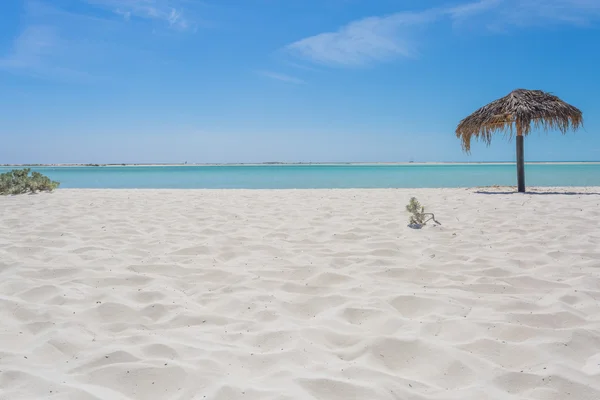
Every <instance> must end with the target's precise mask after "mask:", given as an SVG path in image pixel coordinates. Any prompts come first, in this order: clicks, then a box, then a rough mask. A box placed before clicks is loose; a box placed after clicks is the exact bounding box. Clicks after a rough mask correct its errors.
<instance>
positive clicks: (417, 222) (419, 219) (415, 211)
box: [406, 197, 441, 228]
mask: <svg viewBox="0 0 600 400" xmlns="http://www.w3.org/2000/svg"><path fill="white" fill-rule="evenodd" d="M406 211H408V212H409V213H410V214H411V216H410V218H409V220H408V223H409V225H408V226H410V227H411V228H421V227H422V226H423V225H425V224H427V222H429V221H433V222H435V223H436V224H438V225H441V224H440V223H439V222H438V221H436V219H435V215H433V214H432V213H426V212H425V207H423V206H422V205H421V203H419V200H417V199H416V197H411V198H410V202H409V203H408V205H407V206H406ZM426 217H429V218H426Z"/></svg>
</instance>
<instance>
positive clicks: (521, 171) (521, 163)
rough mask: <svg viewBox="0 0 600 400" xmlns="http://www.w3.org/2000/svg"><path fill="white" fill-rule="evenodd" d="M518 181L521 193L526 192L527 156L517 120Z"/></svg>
mask: <svg viewBox="0 0 600 400" xmlns="http://www.w3.org/2000/svg"><path fill="white" fill-rule="evenodd" d="M517 183H518V190H519V193H525V156H524V151H523V132H522V130H521V124H519V123H518V122H517Z"/></svg>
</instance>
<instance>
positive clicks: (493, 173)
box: [0, 163, 600, 189]
mask: <svg viewBox="0 0 600 400" xmlns="http://www.w3.org/2000/svg"><path fill="white" fill-rule="evenodd" d="M11 169H13V168H11V167H0V173H2V172H6V171H9V170H11ZM32 170H34V171H39V172H41V173H43V174H45V175H47V176H49V177H50V178H51V179H53V180H56V181H59V182H60V183H61V185H60V187H61V188H106V189H108V188H110V189H120V188H123V189H124V188H128V189H142V188H154V189H167V188H169V189H173V188H176V189H196V188H198V189H199V188H203V189H222V188H231V189H234V188H236V189H305V188H306V189H308V188H457V187H474V186H490V185H502V186H514V185H516V167H515V165H513V164H439V165H435V164H427V165H423V164H406V165H364V164H361V165H348V164H343V165H323V164H320V165H314V164H313V165H226V166H100V167H79V166H73V167H71V166H60V167H32ZM525 172H526V184H527V185H528V186H600V163H572V164H560V163H556V164H536V163H534V164H528V165H526V167H525Z"/></svg>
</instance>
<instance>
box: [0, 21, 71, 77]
mask: <svg viewBox="0 0 600 400" xmlns="http://www.w3.org/2000/svg"><path fill="white" fill-rule="evenodd" d="M59 47H60V38H59V36H58V33H57V32H56V30H55V29H54V28H52V27H50V26H30V27H28V28H27V29H25V30H24V31H23V32H22V33H21V34H20V35H19V36H18V37H17V38H16V39H15V41H14V44H13V48H12V50H11V51H10V53H9V54H8V55H7V56H5V57H4V58H0V67H2V68H36V67H38V66H39V65H40V64H41V63H42V62H43V60H44V59H45V58H46V57H48V56H51V55H52V54H53V52H54V51H56V50H57V48H59Z"/></svg>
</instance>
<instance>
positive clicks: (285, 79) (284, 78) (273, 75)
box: [258, 71, 306, 85]
mask: <svg viewBox="0 0 600 400" xmlns="http://www.w3.org/2000/svg"><path fill="white" fill-rule="evenodd" d="M258 74H260V75H262V76H264V77H267V78H270V79H275V80H277V81H281V82H286V83H293V84H295V85H302V84H304V83H306V82H304V81H303V80H302V79H300V78H295V77H293V76H290V75H286V74H280V73H277V72H271V71H259V72H258Z"/></svg>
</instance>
